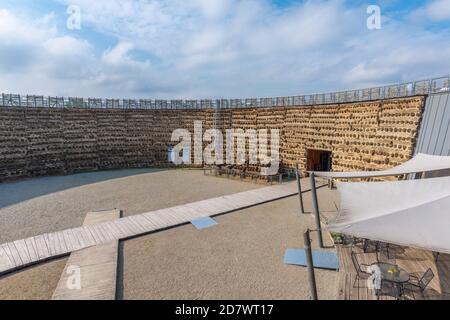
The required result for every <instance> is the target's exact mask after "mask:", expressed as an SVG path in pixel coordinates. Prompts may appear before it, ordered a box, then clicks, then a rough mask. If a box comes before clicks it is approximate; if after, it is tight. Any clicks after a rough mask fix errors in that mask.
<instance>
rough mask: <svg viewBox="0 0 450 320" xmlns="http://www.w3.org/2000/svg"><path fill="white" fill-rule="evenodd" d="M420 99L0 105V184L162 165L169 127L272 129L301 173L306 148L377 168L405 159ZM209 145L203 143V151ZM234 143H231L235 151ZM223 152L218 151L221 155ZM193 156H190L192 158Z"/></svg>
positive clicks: (338, 164) (286, 159) (341, 165)
mask: <svg viewBox="0 0 450 320" xmlns="http://www.w3.org/2000/svg"><path fill="white" fill-rule="evenodd" d="M424 101H425V97H423V96H417V97H412V98H403V99H390V100H383V101H370V102H363V103H352V104H339V105H323V106H307V107H273V108H239V109H222V110H220V113H219V114H218V115H216V117H214V114H215V110H213V109H183V110H143V109H76V108H24V107H0V156H1V158H0V181H2V180H7V179H11V178H20V177H30V176H39V175H49V174H64V173H73V172H77V171H79V170H97V169H116V168H137V167H158V166H165V165H168V164H169V163H168V157H167V149H168V148H169V147H171V146H173V145H175V144H176V142H172V141H171V136H172V132H173V131H174V130H175V129H186V130H188V131H189V132H191V134H192V138H194V121H202V124H203V132H204V131H205V130H207V129H211V128H213V127H214V124H216V127H217V128H218V129H221V130H222V131H223V137H224V148H225V144H226V133H225V130H226V129H243V130H249V129H253V130H258V129H268V130H269V133H270V129H279V132H280V159H281V161H282V163H283V165H285V166H289V167H294V166H295V164H296V163H299V164H300V167H301V169H302V170H303V171H304V170H306V169H307V168H306V162H307V161H306V160H307V151H308V150H309V149H319V150H329V151H332V153H333V158H332V162H333V163H332V165H333V170H336V171H348V170H380V169H385V168H389V167H393V166H396V165H399V164H401V163H403V162H405V161H406V160H408V159H409V158H410V157H411V156H412V154H413V150H414V146H415V142H416V137H417V132H418V128H419V126H420V121H421V117H422V112H423V107H424ZM207 144H209V142H206V141H204V142H203V147H205V146H206V145H207ZM236 148H237V146H236V145H235V151H237V150H236ZM224 155H225V153H224ZM193 157H194V152H193V151H192V159H193Z"/></svg>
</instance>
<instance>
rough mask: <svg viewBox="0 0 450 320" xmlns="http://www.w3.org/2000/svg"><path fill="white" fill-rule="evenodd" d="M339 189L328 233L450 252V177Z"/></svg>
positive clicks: (363, 184)
mask: <svg viewBox="0 0 450 320" xmlns="http://www.w3.org/2000/svg"><path fill="white" fill-rule="evenodd" d="M337 188H338V192H339V194H340V199H341V203H340V209H339V212H338V215H337V217H336V219H335V221H333V223H332V224H331V225H330V226H329V230H330V231H333V232H338V233H344V234H348V235H352V236H355V237H360V238H366V239H372V240H378V241H383V242H388V243H394V244H399V245H404V246H409V247H417V248H422V249H427V250H432V251H437V252H445V253H450V177H443V178H432V179H420V180H403V181H396V182H370V183H366V182H364V183H358V182H356V183H338V184H337Z"/></svg>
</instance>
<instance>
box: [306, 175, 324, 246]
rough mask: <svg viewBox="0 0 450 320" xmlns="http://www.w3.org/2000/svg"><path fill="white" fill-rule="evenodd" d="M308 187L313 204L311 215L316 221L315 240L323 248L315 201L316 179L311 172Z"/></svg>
mask: <svg viewBox="0 0 450 320" xmlns="http://www.w3.org/2000/svg"><path fill="white" fill-rule="evenodd" d="M309 179H310V182H311V183H310V185H311V195H312V202H313V213H314V217H315V220H316V228H317V238H318V240H319V246H320V247H321V248H323V247H324V246H323V239H322V227H321V225H320V212H319V202H318V200H317V189H316V177H315V175H314V172H311V175H310V177H309Z"/></svg>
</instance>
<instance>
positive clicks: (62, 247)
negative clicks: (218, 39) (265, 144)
mask: <svg viewBox="0 0 450 320" xmlns="http://www.w3.org/2000/svg"><path fill="white" fill-rule="evenodd" d="M302 185H303V189H302V190H303V192H307V191H309V182H308V179H303V181H302ZM296 194H298V191H297V184H296V183H295V182H291V183H287V184H283V185H276V186H270V187H265V188H259V189H254V190H249V191H244V192H240V193H235V194H231V195H226V196H222V197H217V198H211V199H208V200H202V201H197V202H192V203H188V204H185V205H179V206H175V207H171V208H166V209H161V210H156V211H151V212H147V213H143V214H138V215H134V216H128V217H125V218H120V219H116V220H113V221H103V222H97V223H95V224H92V225H85V226H81V227H77V228H71V229H67V230H63V231H58V232H51V233H45V234H42V235H38V236H34V237H30V238H27V239H22V240H17V241H13V242H8V243H4V244H2V245H0V275H3V274H6V273H9V272H12V271H15V270H18V269H21V268H24V267H27V266H30V265H33V264H36V263H39V262H43V261H46V260H48V259H53V258H57V257H61V256H65V255H67V254H70V253H71V252H73V251H77V250H81V249H85V248H89V247H92V246H97V245H103V244H107V243H110V242H112V241H115V240H124V239H128V238H133V237H136V236H139V235H143V234H147V233H152V232H156V231H160V230H164V229H167V228H171V227H175V226H178V225H182V224H186V223H189V222H190V221H192V220H194V219H197V218H201V217H206V216H216V215H221V214H225V213H229V212H233V211H237V210H241V209H244V208H248V207H252V206H256V205H259V204H263V203H266V202H270V201H275V200H279V199H283V198H286V197H290V196H293V195H296Z"/></svg>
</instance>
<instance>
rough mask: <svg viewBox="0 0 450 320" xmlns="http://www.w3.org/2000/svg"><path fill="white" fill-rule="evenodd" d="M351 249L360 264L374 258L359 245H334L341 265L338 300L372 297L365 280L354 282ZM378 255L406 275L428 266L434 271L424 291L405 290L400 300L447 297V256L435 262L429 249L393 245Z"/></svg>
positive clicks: (449, 270)
mask: <svg viewBox="0 0 450 320" xmlns="http://www.w3.org/2000/svg"><path fill="white" fill-rule="evenodd" d="M352 250H353V251H354V252H355V253H356V255H357V258H358V261H359V263H360V264H368V265H370V264H372V263H375V262H376V261H377V258H376V254H375V253H364V252H363V251H362V249H360V248H359V247H353V248H351V247H346V246H337V251H338V255H339V259H340V265H341V268H340V270H339V280H338V292H337V299H339V300H376V296H375V294H374V292H373V290H371V289H369V288H368V287H367V284H366V282H365V280H359V281H356V282H355V277H356V271H355V268H354V266H353V263H352V260H351V252H352ZM389 256H390V258H388V257H387V256H386V255H384V254H382V255H381V256H380V260H381V261H383V262H389V263H394V264H397V265H398V266H399V267H401V268H403V269H405V270H406V271H407V272H409V273H410V274H413V275H416V276H419V277H420V275H422V274H423V273H424V272H425V271H426V270H427V269H428V268H431V270H432V271H433V273H434V274H435V277H434V279H433V280H432V281H431V283H430V284H429V286H428V287H427V289H426V290H425V292H424V294H423V295H422V294H419V293H407V294H406V295H405V296H404V297H402V299H415V300H422V299H427V300H436V299H438V300H442V299H445V300H448V299H450V255H446V254H442V255H440V256H439V258H438V261H437V262H436V261H435V258H434V255H433V253H432V252H430V251H425V250H419V249H414V248H404V247H395V248H393V249H392V250H391V252H390V254H389ZM380 299H381V300H393V299H395V298H394V297H393V296H392V295H388V294H384V295H382V296H381V297H380Z"/></svg>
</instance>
